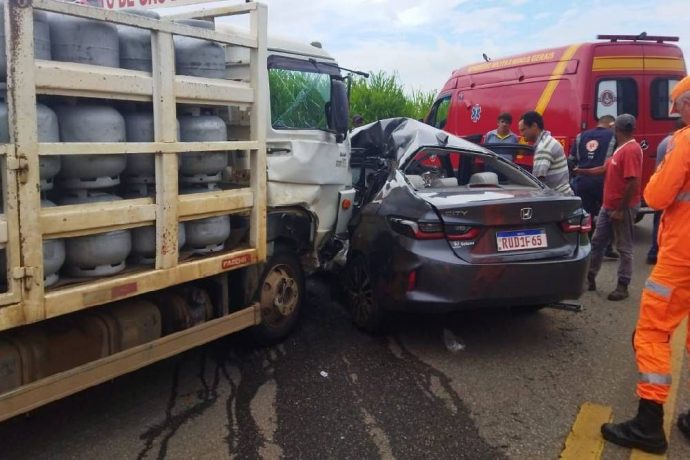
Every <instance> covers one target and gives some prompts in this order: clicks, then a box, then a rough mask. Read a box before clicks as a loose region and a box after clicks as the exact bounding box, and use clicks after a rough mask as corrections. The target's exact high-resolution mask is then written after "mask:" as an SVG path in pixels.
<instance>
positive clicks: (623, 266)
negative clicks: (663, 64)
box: [574, 113, 642, 300]
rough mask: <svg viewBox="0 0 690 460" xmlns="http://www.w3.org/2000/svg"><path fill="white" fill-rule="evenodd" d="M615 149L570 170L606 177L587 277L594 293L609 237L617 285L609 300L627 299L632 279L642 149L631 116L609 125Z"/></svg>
mask: <svg viewBox="0 0 690 460" xmlns="http://www.w3.org/2000/svg"><path fill="white" fill-rule="evenodd" d="M613 126H614V131H615V135H616V142H617V145H618V148H617V149H616V151H615V152H613V155H612V156H611V158H609V159H608V160H607V161H606V163H604V165H603V166H599V167H596V168H589V169H579V168H576V169H575V170H574V172H575V174H580V175H587V176H595V175H601V174H606V177H605V179H604V203H603V206H602V207H601V210H600V211H599V215H598V216H597V225H596V228H595V230H594V235H592V259H591V263H590V267H589V273H588V274H587V283H588V289H589V290H590V291H595V290H596V288H597V285H596V276H597V273H599V269H600V268H601V261H602V259H603V258H604V252H605V251H606V246H607V245H608V242H609V241H610V240H611V237H612V236H613V237H614V238H613V239H614V240H615V242H616V248H617V249H618V252H619V253H620V261H619V265H618V285H617V286H616V289H615V290H614V291H613V292H611V293H610V294H609V295H608V299H609V300H623V299H626V298H627V297H628V285H629V284H630V278H631V276H632V254H633V224H634V221H635V216H636V215H637V210H638V209H639V207H640V177H641V176H642V148H640V144H638V143H637V141H636V140H635V139H634V137H633V131H634V130H635V117H634V116H632V115H630V114H627V113H625V114H622V115H619V116H618V117H616V121H615V122H614V124H613Z"/></svg>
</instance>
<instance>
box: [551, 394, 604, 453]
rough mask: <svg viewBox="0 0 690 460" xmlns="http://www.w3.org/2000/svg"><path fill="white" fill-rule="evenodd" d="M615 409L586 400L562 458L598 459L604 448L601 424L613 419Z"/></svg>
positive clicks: (566, 442)
mask: <svg viewBox="0 0 690 460" xmlns="http://www.w3.org/2000/svg"><path fill="white" fill-rule="evenodd" d="M612 414H613V410H612V409H611V407H609V406H600V405H598V404H592V403H589V402H586V403H584V404H582V407H580V412H578V414H577V418H576V419H575V423H574V424H573V427H572V429H571V430H570V434H569V435H568V438H567V439H566V440H565V448H564V449H563V452H561V456H560V458H561V460H589V459H592V460H598V459H599V458H601V453H602V452H603V450H604V438H602V437H601V431H600V430H601V425H602V423H607V422H610V421H611V418H612Z"/></svg>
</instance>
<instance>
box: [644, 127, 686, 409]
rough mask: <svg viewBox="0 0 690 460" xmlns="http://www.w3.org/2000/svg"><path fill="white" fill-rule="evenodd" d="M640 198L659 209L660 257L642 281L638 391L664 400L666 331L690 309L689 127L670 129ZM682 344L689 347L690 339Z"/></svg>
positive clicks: (668, 382)
mask: <svg viewBox="0 0 690 460" xmlns="http://www.w3.org/2000/svg"><path fill="white" fill-rule="evenodd" d="M644 198H645V201H646V202H647V204H648V205H649V206H650V207H652V208H653V209H656V210H663V214H662V216H661V223H660V226H659V237H658V241H659V255H658V261H657V264H656V265H655V267H654V269H653V270H652V273H651V275H650V276H649V278H648V279H647V282H646V283H645V288H644V291H643V293H642V301H641V305H640V317H639V320H638V322H637V328H636V329H635V341H634V343H635V353H636V359H637V366H638V368H639V371H640V380H639V382H638V384H637V394H638V395H639V396H640V398H642V399H648V400H652V401H656V402H658V403H664V402H665V401H666V398H667V397H668V393H669V389H670V386H671V346H670V343H669V342H670V337H671V334H672V333H673V331H674V330H675V329H676V327H677V326H678V325H679V324H680V322H681V321H682V320H683V319H684V318H685V317H687V316H688V314H689V313H690V127H686V128H684V129H681V130H679V131H677V132H676V133H675V134H674V136H673V139H672V140H671V142H670V144H669V148H668V151H667V153H666V157H665V158H664V161H663V162H662V163H661V164H660V165H659V167H658V168H657V171H656V172H655V173H654V175H653V176H652V178H651V179H650V180H649V183H648V184H647V187H646V188H645V191H644ZM688 337H689V340H690V336H688ZM686 348H687V349H688V352H690V341H689V342H688V343H687V344H686Z"/></svg>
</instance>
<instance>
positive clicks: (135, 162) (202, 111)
mask: <svg viewBox="0 0 690 460" xmlns="http://www.w3.org/2000/svg"><path fill="white" fill-rule="evenodd" d="M130 12H131V13H133V14H141V15H144V16H147V17H154V18H157V17H158V15H157V14H156V13H155V12H152V11H145V10H131V11H130ZM2 16H4V6H3V5H2V2H0V78H1V79H2V80H5V79H6V77H7V64H6V63H7V56H6V50H5V31H4V24H5V22H4V18H3V17H2ZM180 22H181V23H184V24H185V25H187V26H192V27H204V28H209V29H213V27H214V25H213V23H210V22H205V21H197V20H184V21H180ZM34 43H35V57H36V58H37V59H44V60H50V59H52V60H55V61H65V62H76V63H81V64H91V65H98V66H107V67H120V68H125V69H131V70H137V71H144V72H151V69H152V57H151V36H150V33H149V31H148V30H144V29H139V28H135V27H125V26H116V25H114V24H109V23H107V22H103V21H95V20H90V19H83V18H77V17H72V16H66V15H60V14H53V13H44V12H39V11H36V12H35V21H34ZM174 43H175V64H176V72H177V74H179V75H191V76H198V77H207V78H223V77H224V75H225V54H224V48H223V47H222V46H221V45H219V44H217V43H214V42H210V41H207V40H202V39H196V38H190V37H183V36H175V37H174ZM2 99H3V101H2V102H0V143H9V142H10V133H9V129H8V108H7V104H6V102H5V101H4V99H5V97H4V92H3V98H2ZM39 100H40V101H41V103H39V104H38V105H37V113H38V117H37V123H38V140H39V142H69V143H102V142H108V143H112V142H118V143H119V142H153V141H154V139H155V133H154V119H153V112H152V109H151V105H150V104H137V105H133V104H132V105H129V106H127V105H125V104H118V105H116V104H117V103H116V104H113V103H111V102H110V101H106V100H91V99H85V98H59V97H52V98H47V97H46V98H45V99H39ZM123 107H124V108H123ZM178 120H179V121H178V123H179V128H178V129H179V139H180V140H181V141H183V142H209V141H225V140H227V138H228V135H227V126H226V124H225V122H224V121H223V119H222V118H220V117H219V116H218V114H217V113H215V112H214V111H213V110H212V109H208V108H204V107H184V108H180V110H179V118H178ZM39 161H40V183H41V196H42V201H41V204H42V206H44V207H51V206H56V205H61V206H62V205H80V204H83V203H96V202H113V201H120V200H122V199H132V198H142V197H154V199H155V190H156V184H155V179H156V177H155V158H154V155H153V154H126V155H125V154H95V153H94V154H88V153H87V154H79V155H69V154H67V155H61V156H57V155H43V156H41V157H40V159H39ZM226 165H227V153H226V152H224V151H223V152H189V153H182V154H181V155H180V158H179V172H180V177H179V183H180V193H182V194H188V193H201V192H209V191H214V190H219V189H220V188H219V182H220V180H221V174H222V172H223V170H224V168H225V167H226ZM2 201H4V200H0V205H2ZM178 234H179V241H178V243H179V247H180V248H183V247H184V249H185V250H188V251H190V252H192V253H196V254H204V253H209V252H214V251H219V250H222V249H223V247H224V243H225V240H227V238H228V237H229V235H230V217H229V216H220V217H210V218H204V219H199V220H194V221H190V222H187V223H185V224H182V223H181V224H179V227H178ZM155 246H156V239H155V227H153V226H148V227H140V228H136V229H133V230H115V231H109V232H106V233H98V234H92V235H86V236H79V237H73V238H68V239H46V240H44V242H43V254H44V282H45V284H46V286H50V285H53V284H55V283H56V282H57V281H58V280H59V276H60V273H62V274H64V275H66V276H69V277H78V278H88V277H100V276H107V275H112V274H115V273H118V272H120V271H122V270H123V269H125V267H126V264H127V263H128V262H130V263H135V264H145V265H152V264H154V263H155V253H156V247H155ZM0 252H1V254H0V273H2V272H6V260H5V259H6V254H5V250H4V249H1V250H0Z"/></svg>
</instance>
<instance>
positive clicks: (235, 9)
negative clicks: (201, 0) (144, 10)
mask: <svg viewBox="0 0 690 460" xmlns="http://www.w3.org/2000/svg"><path fill="white" fill-rule="evenodd" d="M177 1H179V0H177ZM215 3H216V4H214V5H212V6H211V5H208V6H200V7H199V8H195V9H194V10H191V11H180V12H177V13H170V14H168V13H167V12H166V11H163V12H162V13H163V14H162V15H161V16H162V17H163V18H165V19H203V18H216V17H223V16H235V15H239V14H246V13H250V12H252V11H254V10H256V3H240V4H239V5H238V4H237V3H232V4H224V5H217V3H219V2H215ZM176 6H177V5H176Z"/></svg>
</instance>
